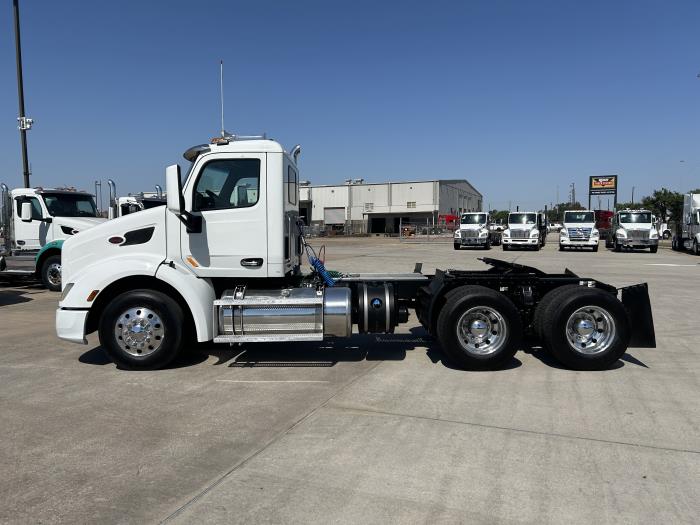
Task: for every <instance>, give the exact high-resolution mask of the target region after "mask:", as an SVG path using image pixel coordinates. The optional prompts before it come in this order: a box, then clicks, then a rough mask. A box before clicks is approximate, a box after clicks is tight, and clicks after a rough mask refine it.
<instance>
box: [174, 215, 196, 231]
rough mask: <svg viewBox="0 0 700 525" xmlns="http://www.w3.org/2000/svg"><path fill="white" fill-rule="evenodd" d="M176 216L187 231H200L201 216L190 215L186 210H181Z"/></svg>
mask: <svg viewBox="0 0 700 525" xmlns="http://www.w3.org/2000/svg"><path fill="white" fill-rule="evenodd" d="M177 218H178V219H180V221H182V224H184V225H185V228H186V230H187V233H202V216H201V215H192V214H191V213H190V212H188V211H183V212H182V213H180V214H179V215H177Z"/></svg>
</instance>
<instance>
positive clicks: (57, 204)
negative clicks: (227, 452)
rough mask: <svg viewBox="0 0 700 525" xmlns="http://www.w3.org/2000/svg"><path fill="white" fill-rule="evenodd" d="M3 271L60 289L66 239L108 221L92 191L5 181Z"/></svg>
mask: <svg viewBox="0 0 700 525" xmlns="http://www.w3.org/2000/svg"><path fill="white" fill-rule="evenodd" d="M0 203H1V204H2V212H1V213H0V228H1V229H2V237H3V239H2V245H1V246H0V275H5V276H30V277H31V276H35V277H37V278H38V279H40V280H41V282H42V283H43V284H44V286H46V287H47V288H48V289H49V290H53V291H59V290H60V289H61V249H62V245H63V241H64V240H65V239H68V238H70V237H72V236H74V235H75V234H76V233H78V232H80V231H83V230H86V229H88V228H91V227H93V226H96V225H97V224H100V223H102V222H105V221H106V219H104V218H101V217H99V216H98V214H97V207H96V206H95V199H94V198H93V196H92V194H90V193H87V192H83V191H76V190H74V189H66V188H56V189H49V188H47V189H44V188H17V189H13V190H10V189H9V188H8V187H7V185H5V184H2V185H0Z"/></svg>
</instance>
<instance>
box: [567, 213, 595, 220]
mask: <svg viewBox="0 0 700 525" xmlns="http://www.w3.org/2000/svg"><path fill="white" fill-rule="evenodd" d="M564 222H595V216H594V215H593V212H592V211H567V212H566V213H565V214H564Z"/></svg>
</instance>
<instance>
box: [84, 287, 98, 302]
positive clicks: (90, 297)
mask: <svg viewBox="0 0 700 525" xmlns="http://www.w3.org/2000/svg"><path fill="white" fill-rule="evenodd" d="M98 293H100V291H99V290H93V291H92V292H90V295H88V296H87V302H88V303H91V302H92V301H93V300H94V299H95V297H97V294H98Z"/></svg>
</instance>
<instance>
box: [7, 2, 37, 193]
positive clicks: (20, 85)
mask: <svg viewBox="0 0 700 525" xmlns="http://www.w3.org/2000/svg"><path fill="white" fill-rule="evenodd" d="M12 8H13V11H14V18H15V57H16V62H17V95H18V97H19V117H18V118H17V121H18V122H19V126H18V128H19V136H20V141H21V143H22V170H23V173H24V187H25V188H29V158H28V155H27V130H29V129H32V124H33V123H34V121H33V120H32V119H30V118H27V117H26V116H25V115H24V80H23V78H22V46H21V44H20V35H19V0H13V1H12Z"/></svg>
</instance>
